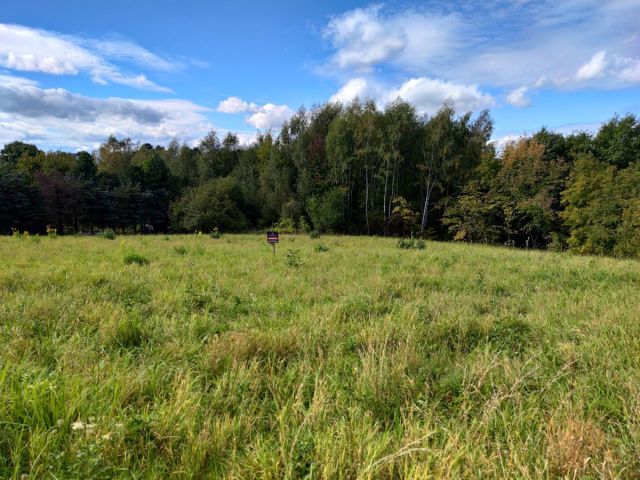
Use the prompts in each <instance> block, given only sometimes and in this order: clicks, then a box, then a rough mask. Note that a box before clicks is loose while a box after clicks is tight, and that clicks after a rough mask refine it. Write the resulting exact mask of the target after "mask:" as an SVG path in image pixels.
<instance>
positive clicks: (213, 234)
mask: <svg viewBox="0 0 640 480" xmlns="http://www.w3.org/2000/svg"><path fill="white" fill-rule="evenodd" d="M209 236H210V237H211V238H213V239H218V238H220V237H221V236H222V234H221V233H220V230H218V227H215V228H214V229H213V230H211V233H209Z"/></svg>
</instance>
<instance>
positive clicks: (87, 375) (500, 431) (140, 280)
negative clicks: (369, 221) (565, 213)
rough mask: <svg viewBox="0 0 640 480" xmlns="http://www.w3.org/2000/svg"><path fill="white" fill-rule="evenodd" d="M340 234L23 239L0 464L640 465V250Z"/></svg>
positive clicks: (325, 468)
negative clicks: (274, 242)
mask: <svg viewBox="0 0 640 480" xmlns="http://www.w3.org/2000/svg"><path fill="white" fill-rule="evenodd" d="M321 244H322V246H323V248H322V249H319V248H318V245H320V242H319V240H317V239H315V240H314V239H310V238H308V237H306V236H297V237H296V236H283V238H282V240H281V242H280V244H279V245H278V250H277V253H276V255H275V256H274V255H273V254H272V252H271V247H270V246H269V245H267V243H266V241H265V238H263V235H224V236H223V237H222V238H221V239H212V238H209V236H207V235H192V236H172V237H163V236H154V237H151V236H148V237H118V238H117V239H116V240H115V241H108V240H105V239H102V238H72V237H59V238H57V239H48V238H33V237H31V238H28V237H23V238H10V237H5V238H0V267H1V268H0V478H18V479H19V478H27V477H23V475H25V474H26V475H28V478H59V479H62V478H65V479H66V478H91V479H93V478H113V477H120V478H161V477H165V478H247V479H253V478H272V479H275V478H327V479H333V478H359V479H360V478H362V479H366V478H417V479H422V478H431V477H432V478H442V477H447V478H461V477H465V478H489V477H505V478H506V477H508V478H541V477H543V478H544V477H558V476H560V477H562V476H566V477H567V478H577V477H581V476H586V477H634V476H637V475H638V472H640V422H639V420H638V419H639V418H640V308H639V305H640V264H639V263H636V262H632V261H619V260H614V259H609V258H590V257H577V256H569V255H562V254H553V253H542V252H537V251H516V250H509V249H503V248H491V247H482V246H468V245H457V244H446V243H433V242H428V243H427V244H426V248H425V249H423V250H416V249H409V250H407V249H400V248H398V247H397V246H396V240H393V239H380V238H349V237H331V236H323V237H322V243H321ZM132 252H135V254H136V255H137V256H138V257H139V258H141V259H143V260H145V261H141V262H138V261H132V262H133V263H132V264H127V263H128V262H127V261H126V260H125V261H123V259H126V258H127V256H131V255H132ZM288 252H297V253H295V254H292V253H289V256H287V253H288ZM292 256H293V257H295V258H293V260H292ZM138 257H136V258H138ZM294 260H295V261H294Z"/></svg>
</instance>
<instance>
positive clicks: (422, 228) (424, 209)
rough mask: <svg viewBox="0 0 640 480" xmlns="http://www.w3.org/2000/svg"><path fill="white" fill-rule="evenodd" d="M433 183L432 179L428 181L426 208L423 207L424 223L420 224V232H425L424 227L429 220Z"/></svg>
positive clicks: (425, 197) (425, 199)
mask: <svg viewBox="0 0 640 480" xmlns="http://www.w3.org/2000/svg"><path fill="white" fill-rule="evenodd" d="M433 183H434V182H432V181H431V180H429V181H428V182H427V191H426V192H425V196H424V208H423V209H422V224H421V226H420V233H424V229H425V227H426V226H427V220H428V219H429V198H430V197H431V190H433Z"/></svg>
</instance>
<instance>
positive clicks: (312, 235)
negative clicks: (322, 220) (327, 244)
mask: <svg viewBox="0 0 640 480" xmlns="http://www.w3.org/2000/svg"><path fill="white" fill-rule="evenodd" d="M309 238H320V230H311V231H310V232H309Z"/></svg>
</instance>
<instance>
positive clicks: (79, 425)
mask: <svg viewBox="0 0 640 480" xmlns="http://www.w3.org/2000/svg"><path fill="white" fill-rule="evenodd" d="M84 427H85V423H84V422H81V421H80V420H78V421H76V422H73V423H72V424H71V430H84Z"/></svg>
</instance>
